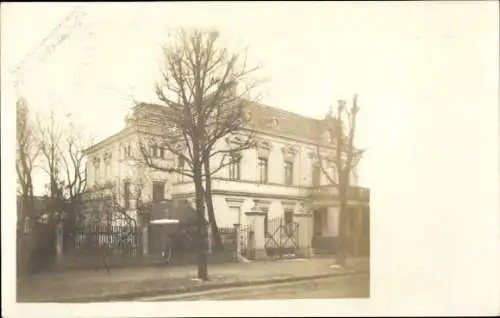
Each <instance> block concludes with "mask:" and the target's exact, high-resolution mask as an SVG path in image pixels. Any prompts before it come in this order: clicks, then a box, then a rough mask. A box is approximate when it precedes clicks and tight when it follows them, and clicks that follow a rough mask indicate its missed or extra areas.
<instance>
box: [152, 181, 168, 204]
mask: <svg viewBox="0 0 500 318" xmlns="http://www.w3.org/2000/svg"><path fill="white" fill-rule="evenodd" d="M163 200H165V182H158V181H155V182H153V202H161V201H163Z"/></svg>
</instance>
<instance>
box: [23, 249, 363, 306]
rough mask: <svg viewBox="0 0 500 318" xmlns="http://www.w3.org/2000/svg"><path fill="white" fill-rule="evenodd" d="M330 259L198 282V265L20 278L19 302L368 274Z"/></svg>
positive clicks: (259, 264) (223, 267)
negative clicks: (336, 263) (338, 264)
mask: <svg viewBox="0 0 500 318" xmlns="http://www.w3.org/2000/svg"><path fill="white" fill-rule="evenodd" d="M334 263H335V260H334V259H333V258H313V259H292V260H275V261H254V262H249V263H228V264H218V265H210V266H209V268H208V273H209V278H210V280H209V281H205V282H202V281H200V280H197V279H196V273H197V270H196V266H178V267H167V266H165V267H163V266H162V267H158V266H155V267H147V268H144V267H140V268H120V269H112V270H110V271H109V272H107V271H106V270H105V269H102V270H85V271H83V270H80V271H66V272H56V273H43V274H35V275H29V276H24V277H22V278H20V279H18V282H17V301H18V302H102V301H116V300H134V299H138V298H141V297H142V298H143V297H152V296H156V295H172V294H174V295H175V294H182V293H189V292H198V291H204V290H210V289H220V288H231V287H233V288H234V287H243V286H255V285H263V284H273V283H274V284H275V283H283V282H291V281H301V280H311V279H317V278H325V277H333V276H342V275H344V276H345V275H349V274H353V273H356V272H367V271H369V262H368V260H367V259H353V260H351V261H350V262H349V263H348V264H347V265H346V267H345V268H342V267H338V266H335V265H332V264H334Z"/></svg>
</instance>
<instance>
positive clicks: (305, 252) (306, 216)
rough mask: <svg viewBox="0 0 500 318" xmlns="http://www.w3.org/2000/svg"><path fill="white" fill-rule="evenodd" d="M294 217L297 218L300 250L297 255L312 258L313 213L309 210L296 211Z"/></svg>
mask: <svg viewBox="0 0 500 318" xmlns="http://www.w3.org/2000/svg"><path fill="white" fill-rule="evenodd" d="M294 217H295V218H296V219H297V229H296V231H298V235H297V245H298V251H297V253H296V254H297V256H299V257H307V258H311V257H312V256H313V255H312V247H311V241H312V231H311V230H310V229H311V223H312V214H311V213H310V212H309V211H305V210H303V211H301V212H299V213H296V214H295V215H294Z"/></svg>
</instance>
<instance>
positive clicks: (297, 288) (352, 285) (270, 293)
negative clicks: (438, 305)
mask: <svg viewBox="0 0 500 318" xmlns="http://www.w3.org/2000/svg"><path fill="white" fill-rule="evenodd" d="M369 297H370V275H369V274H368V273H362V274H353V275H346V276H333V277H326V278H318V279H310V280H302V281H292V282H287V283H280V284H271V285H259V286H247V287H239V288H222V289H215V290H207V291H202V292H194V293H186V294H180V295H159V296H154V297H146V298H139V299H137V300H138V301H191V300H264V299H275V300H277V299H335V298H351V299H353V298H358V299H360V298H369Z"/></svg>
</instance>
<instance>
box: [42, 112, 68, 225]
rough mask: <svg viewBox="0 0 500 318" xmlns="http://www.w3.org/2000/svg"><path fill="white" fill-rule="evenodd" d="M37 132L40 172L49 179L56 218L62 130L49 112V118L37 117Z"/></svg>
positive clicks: (59, 205)
mask: <svg viewBox="0 0 500 318" xmlns="http://www.w3.org/2000/svg"><path fill="white" fill-rule="evenodd" d="M37 130H38V131H37V132H38V134H37V135H38V139H39V145H40V151H41V155H42V160H43V162H42V164H41V168H42V170H43V171H44V172H45V173H47V176H48V177H49V184H48V187H49V189H48V190H49V198H50V201H51V207H52V208H53V209H54V210H55V214H56V217H59V216H60V213H61V212H62V211H61V208H62V202H63V181H62V180H61V148H60V146H61V141H62V138H63V130H62V129H61V127H60V126H59V125H58V123H57V122H56V120H55V115H54V111H53V110H51V112H50V115H49V118H48V119H47V118H45V119H43V118H40V117H37Z"/></svg>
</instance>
